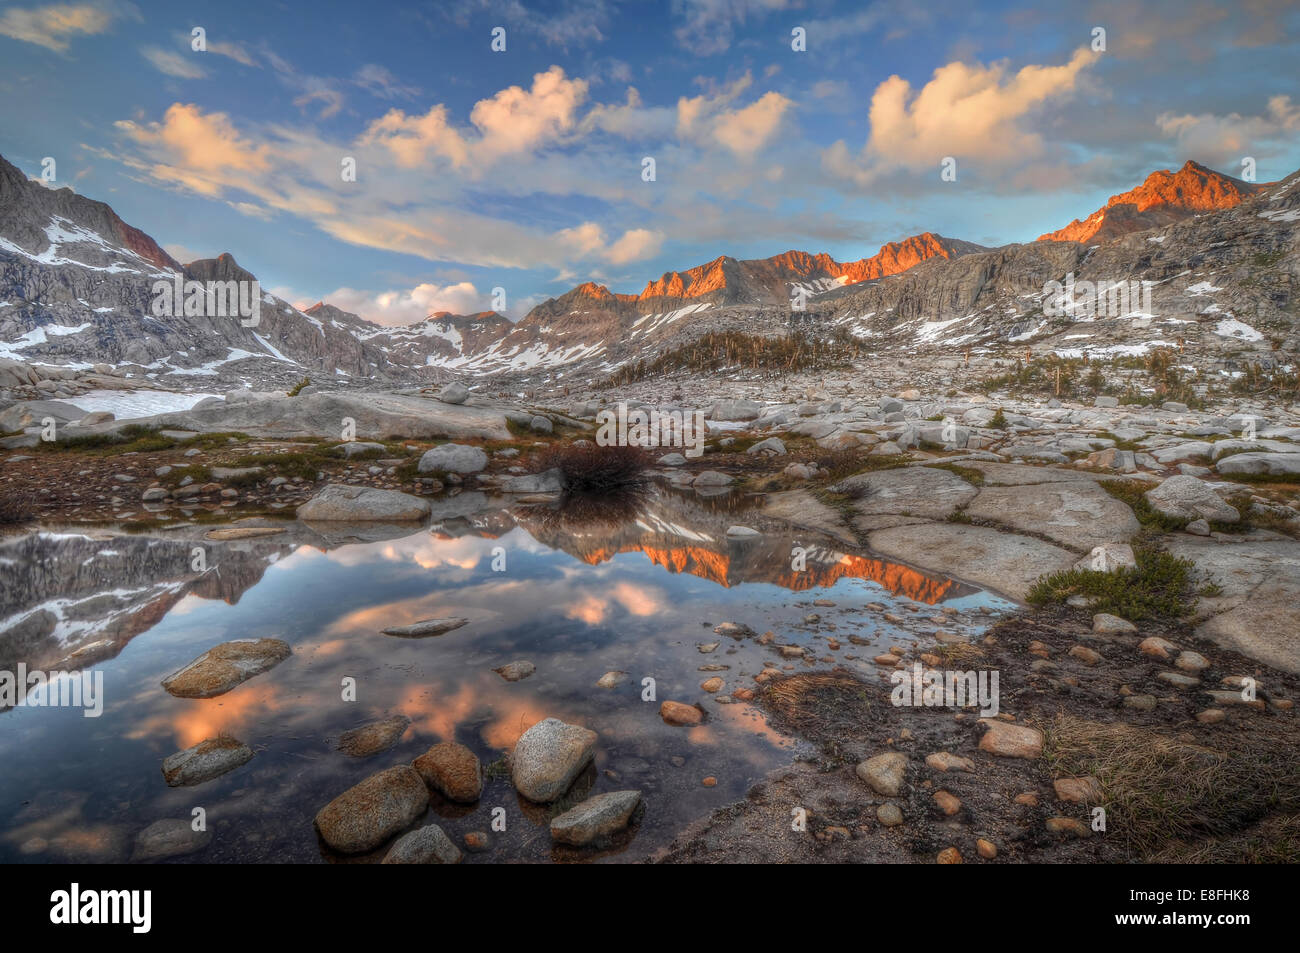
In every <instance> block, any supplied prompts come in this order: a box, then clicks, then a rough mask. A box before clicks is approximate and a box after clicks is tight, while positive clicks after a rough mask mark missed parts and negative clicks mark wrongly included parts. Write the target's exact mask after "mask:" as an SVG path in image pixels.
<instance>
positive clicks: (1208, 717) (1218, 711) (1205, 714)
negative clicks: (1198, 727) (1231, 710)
mask: <svg viewBox="0 0 1300 953" xmlns="http://www.w3.org/2000/svg"><path fill="white" fill-rule="evenodd" d="M1227 717H1228V713H1227V712H1226V711H1224V710H1223V709H1222V708H1207V709H1205V710H1204V711H1198V712H1197V713H1196V720H1197V721H1199V722H1200V723H1201V724H1203V725H1217V724H1218V723H1219V722H1221V721H1223V720H1224V719H1225V718H1227Z"/></svg>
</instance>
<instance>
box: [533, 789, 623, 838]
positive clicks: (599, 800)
mask: <svg viewBox="0 0 1300 953" xmlns="http://www.w3.org/2000/svg"><path fill="white" fill-rule="evenodd" d="M640 804H641V792H640V791H611V792H610V793H608V794H598V795H596V797H593V798H588V799H587V800H585V801H583V802H582V803H581V804H579V805H578V806H577V807H575V808H573V809H571V810H568V811H565V812H564V813H563V814H561V815H560V816H559V817H556V818H553V819H552V820H551V840H553V841H556V842H557V843H560V844H571V845H573V846H574V847H584V846H586V845H588V844H590V843H592V842H593V841H596V840H598V839H599V838H602V837H608V836H609V835H610V834H614V833H616V832H618V831H621V830H622V829H623V828H625V827H627V824H628V821H629V820H631V818H632V815H633V813H634V812H635V811H636V809H637V807H638V806H639V805H640Z"/></svg>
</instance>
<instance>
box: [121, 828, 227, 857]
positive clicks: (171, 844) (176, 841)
mask: <svg viewBox="0 0 1300 953" xmlns="http://www.w3.org/2000/svg"><path fill="white" fill-rule="evenodd" d="M211 841H212V831H210V830H202V831H196V830H195V829H194V827H193V825H192V824H191V822H190V821H188V820H185V819H183V818H165V819H163V820H161V821H154V822H153V823H152V824H150V825H149V826H148V827H146V828H145V829H144V830H142V831H141V832H140V833H139V834H137V835H136V836H135V850H134V851H133V852H132V854H131V863H133V864H142V863H146V862H148V861H151V860H167V859H168V858H171V857H181V856H184V855H185V854H192V853H194V852H195V851H197V850H202V849H203V848H204V847H207V846H208V844H209V843H210V842H211Z"/></svg>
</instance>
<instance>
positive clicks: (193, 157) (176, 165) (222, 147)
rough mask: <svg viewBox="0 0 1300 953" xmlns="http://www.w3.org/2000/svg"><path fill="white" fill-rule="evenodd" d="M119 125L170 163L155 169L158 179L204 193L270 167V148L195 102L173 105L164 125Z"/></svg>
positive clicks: (163, 119) (219, 114) (130, 122)
mask: <svg viewBox="0 0 1300 953" xmlns="http://www.w3.org/2000/svg"><path fill="white" fill-rule="evenodd" d="M116 126H117V128H118V129H120V130H122V131H123V132H125V133H126V134H127V135H128V136H130V137H131V138H132V139H133V140H135V142H137V143H138V144H140V145H142V146H145V147H146V148H153V149H155V150H157V152H158V153H160V154H162V155H165V156H167V157H168V158H169V159H170V160H171V162H170V163H169V164H167V163H160V164H158V165H155V166H154V168H153V169H152V170H151V171H152V173H153V175H154V176H155V177H156V178H160V179H164V180H168V181H173V182H178V183H181V184H183V185H186V186H188V187H189V188H191V189H193V190H194V191H196V192H200V193H202V194H204V195H216V194H219V193H220V191H221V189H222V187H223V186H224V185H228V184H232V180H231V179H229V178H228V175H229V174H230V173H238V174H244V175H247V174H250V173H257V172H262V171H265V170H266V169H267V168H268V166H269V163H268V158H267V152H268V149H267V147H266V146H264V145H254V144H252V143H251V142H249V141H248V140H246V139H244V138H243V137H242V136H240V134H239V132H238V130H236V129H235V127H234V125H233V124H232V123H231V121H230V118H229V117H228V116H227V115H226V114H225V113H204V112H203V111H202V110H201V109H200V108H199V107H198V106H196V105H195V104H193V103H173V104H172V105H171V106H169V107H168V109H167V112H166V113H165V114H164V115H163V118H162V121H161V122H151V123H146V124H144V125H140V124H137V123H135V122H132V121H130V120H122V121H119V122H118V123H116Z"/></svg>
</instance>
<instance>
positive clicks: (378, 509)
mask: <svg viewBox="0 0 1300 953" xmlns="http://www.w3.org/2000/svg"><path fill="white" fill-rule="evenodd" d="M429 511H430V506H429V501H428V500H424V499H421V498H420V497H418V496H411V495H410V494H409V493H399V492H398V491H397V490H380V489H376V488H374V487H369V486H346V485H344V484H342V483H331V484H329V485H327V486H326V487H325V488H324V489H323V490H321V491H320V492H319V493H317V494H316V495H315V496H313V497H312V498H311V499H310V500H308V501H307V502H306V503H304V504H303V505H302V506H300V507H298V518H299V519H301V520H308V521H317V522H352V523H365V522H394V523H405V522H412V521H415V520H422V519H424V518H425V517H426V516H428V515H429Z"/></svg>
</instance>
